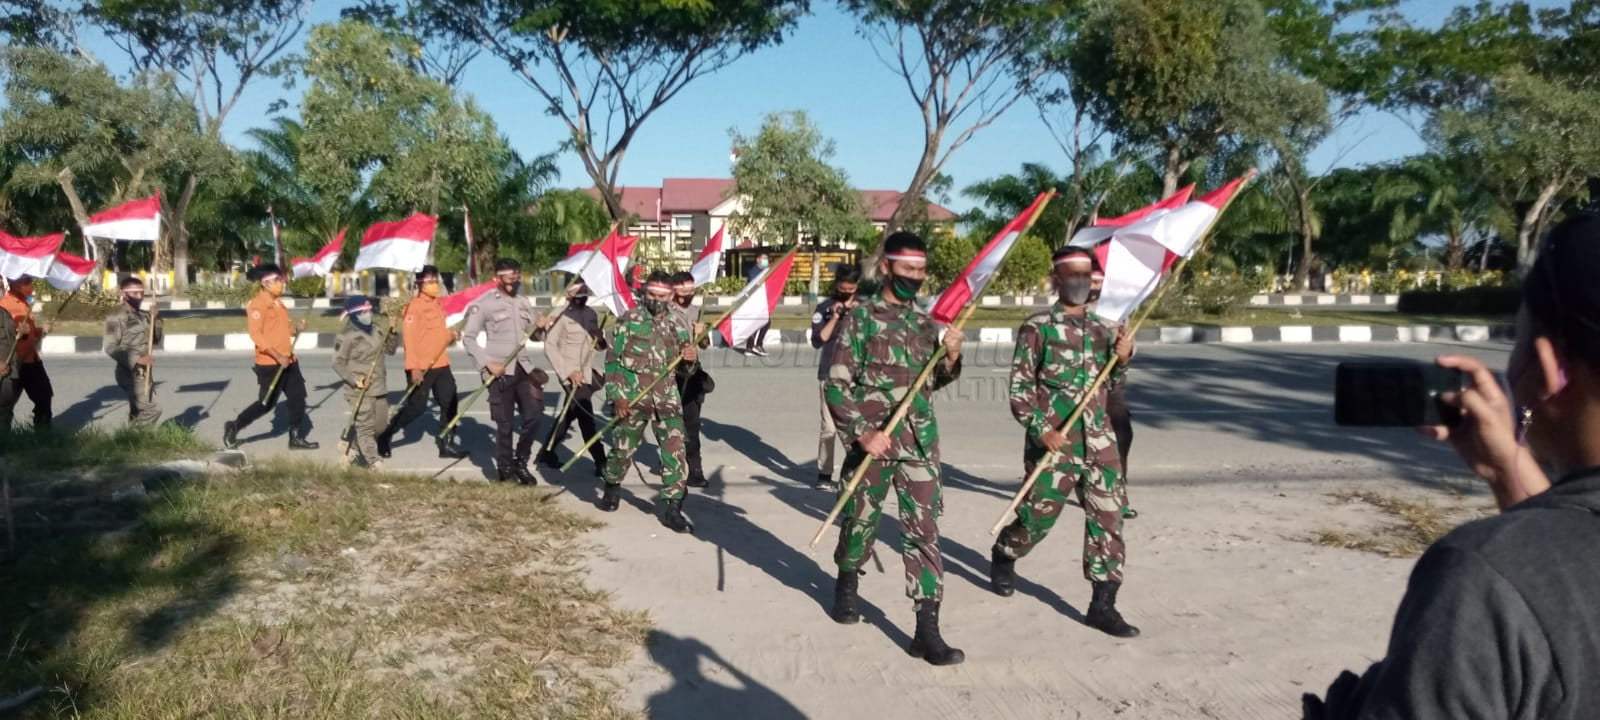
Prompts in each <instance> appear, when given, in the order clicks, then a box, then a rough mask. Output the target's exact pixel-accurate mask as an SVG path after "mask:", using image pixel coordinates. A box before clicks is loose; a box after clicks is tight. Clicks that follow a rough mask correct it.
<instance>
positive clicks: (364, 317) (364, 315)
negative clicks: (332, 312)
mask: <svg viewBox="0 0 1600 720" xmlns="http://www.w3.org/2000/svg"><path fill="white" fill-rule="evenodd" d="M356 322H359V323H361V324H362V325H371V324H372V311H371V310H365V311H362V312H358V313H356Z"/></svg>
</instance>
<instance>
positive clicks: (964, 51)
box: [842, 0, 1080, 267]
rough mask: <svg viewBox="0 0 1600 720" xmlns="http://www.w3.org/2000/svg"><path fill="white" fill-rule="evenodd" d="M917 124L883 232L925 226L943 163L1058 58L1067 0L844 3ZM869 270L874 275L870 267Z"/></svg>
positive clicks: (1071, 4)
mask: <svg viewBox="0 0 1600 720" xmlns="http://www.w3.org/2000/svg"><path fill="white" fill-rule="evenodd" d="M842 3H843V5H844V7H845V8H846V9H848V10H850V11H851V12H852V13H854V14H855V15H856V16H857V17H858V18H860V21H861V32H862V34H863V35H865V36H866V37H867V39H868V40H870V41H872V43H873V46H874V48H875V49H876V50H877V51H878V56H879V58H880V59H882V60H883V61H884V63H885V64H886V65H888V66H889V67H890V69H892V70H893V71H894V73H895V74H896V75H898V76H899V78H900V80H901V81H902V82H903V83H904V84H905V88H906V91H907V92H908V93H910V95H911V99H912V101H913V102H915V103H916V105H917V110H918V112H919V113H920V114H921V116H922V130H923V141H922V153H921V155H920V156H919V157H918V158H917V167H916V170H915V171H913V172H912V174H911V182H910V183H909V184H908V185H907V186H906V192H905V200H904V201H902V202H901V204H900V206H899V207H897V208H895V211H894V214H893V216H891V217H890V219H889V223H888V227H887V228H886V229H885V232H894V231H895V230H896V229H898V228H899V227H900V226H902V225H906V224H908V223H909V222H911V221H912V220H914V219H916V218H918V217H921V216H924V215H926V213H927V206H926V202H925V200H924V198H925V197H926V195H927V192H928V189H929V184H930V183H931V182H932V181H933V179H934V178H936V177H938V176H939V175H940V174H941V172H942V170H943V168H944V165H945V162H946V161H948V160H949V159H950V156H951V155H952V154H954V153H955V151H956V150H958V149H960V148H961V146H962V145H965V144H966V143H967V141H969V140H971V139H972V137H973V135H975V134H976V133H977V132H978V131H980V130H982V129H983V128H985V127H988V126H989V125H990V124H992V123H993V122H994V121H995V120H997V119H999V117H1000V116H1001V115H1003V114H1005V112H1006V111H1007V110H1010V109H1011V106H1013V105H1015V104H1016V103H1017V101H1019V100H1021V99H1022V98H1023V97H1024V96H1025V95H1027V93H1028V91H1029V90H1030V89H1031V88H1032V87H1033V86H1034V83H1035V82H1037V81H1038V80H1039V78H1040V76H1041V75H1043V74H1044V72H1045V70H1046V65H1047V64H1046V58H1047V56H1048V55H1049V54H1050V53H1053V52H1058V51H1059V47H1060V44H1061V43H1062V42H1063V35H1064V33H1065V28H1066V23H1067V19H1068V16H1069V13H1070V11H1072V10H1074V9H1075V8H1076V7H1077V6H1078V5H1079V4H1080V3H1078V2H1075V1H1073V0H842ZM871 267H876V265H875V264H873V265H871Z"/></svg>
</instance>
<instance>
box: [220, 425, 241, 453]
mask: <svg viewBox="0 0 1600 720" xmlns="http://www.w3.org/2000/svg"><path fill="white" fill-rule="evenodd" d="M222 446H223V447H225V448H227V449H229V450H237V449H238V448H239V423H236V422H234V421H232V420H229V421H227V422H225V423H223V424H222Z"/></svg>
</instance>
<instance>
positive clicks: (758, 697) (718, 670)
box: [645, 630, 806, 720]
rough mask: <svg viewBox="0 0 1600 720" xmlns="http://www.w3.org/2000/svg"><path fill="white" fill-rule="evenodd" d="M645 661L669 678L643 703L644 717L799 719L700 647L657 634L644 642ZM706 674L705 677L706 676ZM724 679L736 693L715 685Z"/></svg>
mask: <svg viewBox="0 0 1600 720" xmlns="http://www.w3.org/2000/svg"><path fill="white" fill-rule="evenodd" d="M646 645H647V646H648V647H649V652H650V660H651V661H653V662H655V664H656V665H658V666H660V667H661V668H662V669H663V670H666V671H667V672H668V673H670V674H671V675H672V681H673V682H672V687H669V688H667V689H666V690H663V691H661V692H659V693H656V694H655V695H651V696H650V699H649V700H647V701H646V703H645V715H646V716H648V717H650V718H653V719H654V720H673V719H676V718H696V719H697V720H698V718H705V717H725V718H762V720H789V719H790V718H802V719H803V718H805V717H806V715H805V713H803V712H801V711H800V709H799V708H797V707H795V706H794V704H793V703H791V702H789V701H788V700H786V699H784V697H783V696H782V695H779V694H778V693H777V692H775V691H773V689H772V688H769V687H767V686H765V685H762V684H761V683H759V682H757V681H756V680H755V678H752V677H750V676H749V675H747V674H745V673H744V672H742V671H741V670H739V668H737V667H734V666H733V665H732V664H731V663H729V662H728V661H727V660H725V659H723V657H722V656H721V655H719V654H718V653H717V651H716V650H713V649H711V647H709V646H707V645H706V644H705V643H703V642H701V641H699V640H697V639H695V638H688V637H677V636H675V635H672V634H671V633H665V632H661V631H660V630H654V631H651V633H650V636H649V638H648V639H647V640H646ZM708 670H709V671H710V674H708V672H707V671H708ZM713 676H721V677H726V678H727V679H729V680H731V681H733V682H734V683H737V686H736V687H733V686H729V685H725V684H723V683H722V682H719V680H720V679H721V678H720V677H719V678H718V679H713Z"/></svg>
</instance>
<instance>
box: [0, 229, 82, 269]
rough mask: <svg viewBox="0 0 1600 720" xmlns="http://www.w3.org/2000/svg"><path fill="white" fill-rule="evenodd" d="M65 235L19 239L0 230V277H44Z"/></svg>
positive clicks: (57, 234)
mask: <svg viewBox="0 0 1600 720" xmlns="http://www.w3.org/2000/svg"><path fill="white" fill-rule="evenodd" d="M65 237H66V235H64V234H61V233H56V234H55V235H42V236H40V237H31V238H19V237H12V236H10V235H7V234H6V233H5V231H3V230H0V277H6V278H16V277H21V276H23V275H29V276H32V277H44V276H45V274H46V273H48V272H50V264H51V263H53V262H55V259H56V251H58V250H60V249H61V240H62V239H63V238H65Z"/></svg>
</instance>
